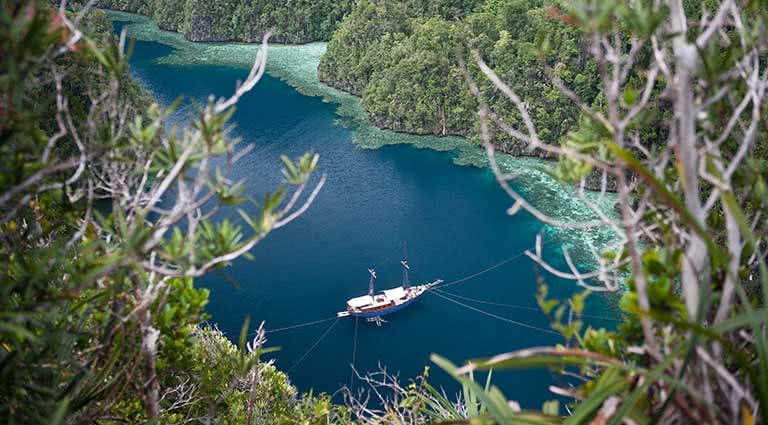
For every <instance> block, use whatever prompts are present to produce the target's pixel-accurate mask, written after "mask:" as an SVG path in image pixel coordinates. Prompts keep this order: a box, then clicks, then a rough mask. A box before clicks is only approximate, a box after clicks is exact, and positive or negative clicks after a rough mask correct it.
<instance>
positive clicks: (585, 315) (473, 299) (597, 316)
mask: <svg viewBox="0 0 768 425" xmlns="http://www.w3.org/2000/svg"><path fill="white" fill-rule="evenodd" d="M432 290H433V291H439V292H440V293H442V294H444V295H450V296H452V297H455V298H459V299H462V300H465V301H472V302H476V303H480V304H487V305H495V306H499V307H509V308H519V309H523V310H531V311H541V308H539V307H531V306H528V305H518V304H506V303H497V302H493V301H485V300H479V299H477V298H470V297H465V296H463V295H459V294H457V293H454V292H448V291H443V290H440V289H437V288H433V289H432ZM581 316H582V317H589V318H592V319H602V320H612V321H614V322H621V321H622V320H621V319H617V318H615V317H608V316H599V315H595V314H582V315H581Z"/></svg>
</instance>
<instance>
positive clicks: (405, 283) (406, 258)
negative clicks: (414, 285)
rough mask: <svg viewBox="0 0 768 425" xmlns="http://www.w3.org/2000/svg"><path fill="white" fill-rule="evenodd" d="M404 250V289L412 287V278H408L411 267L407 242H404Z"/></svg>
mask: <svg viewBox="0 0 768 425" xmlns="http://www.w3.org/2000/svg"><path fill="white" fill-rule="evenodd" d="M403 251H405V253H404V256H403V261H401V262H400V264H402V265H403V289H408V288H410V287H411V282H410V279H408V270H410V269H411V268H410V267H408V247H407V246H406V245H405V242H403Z"/></svg>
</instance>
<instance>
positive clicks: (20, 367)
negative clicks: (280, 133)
mask: <svg viewBox="0 0 768 425" xmlns="http://www.w3.org/2000/svg"><path fill="white" fill-rule="evenodd" d="M137 4H138V3H135V2H134V3H130V2H129V3H126V7H134V6H136V5H137ZM136 7H139V6H136ZM0 22H2V27H1V29H0V52H1V53H2V54H0V57H2V60H1V61H0V154H1V155H3V158H4V159H5V160H4V161H2V164H0V256H2V257H3V259H4V260H3V266H2V267H0V382H2V383H1V384H0V422H2V423H15V424H41V423H50V424H59V423H72V424H76V423H111V421H113V420H119V421H120V422H129V423H164V424H165V423H167V424H174V423H185V422H188V421H190V420H191V419H193V418H206V417H208V418H209V419H210V423H221V424H230V423H245V422H246V420H250V421H251V422H253V423H265V424H283V423H296V422H306V423H318V421H323V422H325V421H326V420H328V418H331V417H335V415H338V414H339V410H338V409H337V408H336V407H335V406H333V405H332V404H331V403H330V399H329V397H327V396H325V395H320V396H317V397H314V396H300V395H298V394H297V391H296V389H295V387H293V386H292V385H291V384H290V382H289V381H288V378H287V376H286V375H285V374H283V373H281V372H279V371H277V370H276V369H275V368H274V366H272V365H271V364H269V363H265V362H263V361H262V359H261V356H262V355H265V354H267V353H269V352H270V351H272V350H273V349H270V348H267V347H264V346H263V344H264V342H265V341H264V339H263V333H260V334H259V335H261V339H258V340H255V341H253V344H252V345H249V346H248V350H246V344H245V341H244V340H243V341H241V343H240V347H239V348H238V347H237V346H235V345H234V344H232V342H230V341H229V340H228V339H227V338H226V337H225V336H224V335H222V334H221V332H219V331H218V330H216V329H215V328H211V327H209V326H207V325H205V324H204V321H205V320H206V319H207V318H208V316H207V314H206V313H205V306H206V304H207V302H208V291H207V290H205V289H199V288H196V287H195V283H194V279H193V278H194V277H195V276H199V275H201V274H203V273H205V272H206V271H208V270H210V269H211V268H214V267H219V266H222V265H225V264H227V263H228V262H229V261H232V260H234V259H235V258H237V257H239V256H242V255H246V254H247V250H248V249H249V248H250V247H252V246H253V245H255V244H256V243H257V242H258V241H259V240H261V238H263V237H264V236H266V234H267V233H269V231H270V230H272V229H273V227H274V226H276V225H284V224H286V223H287V222H289V221H290V220H291V218H290V217H286V214H288V213H295V212H294V211H293V210H292V208H293V205H291V206H286V205H285V203H284V202H283V201H284V199H285V198H284V194H285V193H286V191H288V190H291V189H293V188H297V187H300V188H301V189H300V190H303V188H304V186H305V185H306V184H307V183H308V182H309V180H310V178H311V175H312V174H313V172H314V171H315V170H316V168H317V163H318V157H317V155H311V154H307V155H304V156H302V157H300V158H298V159H297V160H295V161H292V160H289V159H287V158H284V160H283V161H284V165H285V171H284V173H285V176H286V181H285V183H284V186H283V187H278V188H277V189H276V190H275V191H274V193H273V194H272V195H269V196H268V198H267V200H266V201H265V202H264V205H262V206H261V208H257V211H255V212H249V213H245V212H243V213H242V214H243V215H244V216H245V217H246V218H247V220H246V222H247V223H249V224H251V227H252V228H251V229H248V230H247V231H246V230H244V229H243V226H241V225H239V224H238V223H236V222H233V221H230V220H219V219H218V218H216V217H214V216H213V215H214V214H212V212H211V210H208V211H206V213H205V214H206V216H205V217H203V209H204V207H206V206H209V205H214V210H213V211H215V208H218V207H220V206H228V205H236V204H242V203H243V202H245V201H246V199H245V198H244V197H243V196H242V194H243V193H244V187H243V183H242V182H231V181H229V180H228V179H227V178H226V176H225V175H224V172H223V171H222V170H223V168H224V167H223V165H224V164H222V163H218V162H217V163H215V164H211V163H210V162H209V161H210V160H211V159H213V158H221V157H226V156H231V155H233V154H234V149H235V146H236V142H237V141H236V140H232V139H230V138H229V136H228V132H229V130H230V129H231V125H230V124H229V123H228V120H229V118H230V117H231V114H232V108H226V110H224V111H223V112H221V113H217V112H216V111H217V109H216V108H215V105H214V104H213V103H209V104H208V105H206V106H204V107H201V108H199V109H198V111H197V112H198V114H197V116H195V117H192V120H191V122H192V123H191V124H190V125H189V126H187V127H185V128H181V129H171V130H170V131H169V129H168V128H167V127H166V122H165V118H166V116H167V114H168V113H169V110H163V109H162V108H160V107H159V106H158V105H156V104H154V103H151V100H150V99H149V98H148V97H147V96H146V94H144V93H143V92H142V91H141V90H140V89H139V87H138V85H137V84H136V83H135V82H134V81H132V80H131V79H130V76H129V74H128V60H127V59H128V58H127V55H126V53H125V52H124V50H125V49H124V48H123V47H124V46H123V45H122V44H121V43H120V41H119V40H118V39H116V37H115V36H114V35H113V34H112V26H111V24H110V23H109V21H107V20H106V18H105V15H104V13H103V12H101V11H93V12H90V13H87V14H85V15H81V14H80V13H79V12H78V11H76V10H75V11H67V12H66V14H65V15H59V14H58V12H57V11H56V10H55V9H52V8H51V6H50V5H49V4H48V3H47V2H42V1H39V2H38V1H25V2H12V3H9V4H7V5H6V4H4V5H3V6H1V7H0ZM78 24H79V25H80V26H79V27H77V28H78V29H80V30H82V31H83V36H82V37H80V38H79V39H78V38H74V37H73V36H74V34H76V32H74V31H73V30H72V28H75V26H76V25H78ZM128 52H130V47H129V48H128ZM171 109H172V108H171ZM177 130H178V131H177ZM118 187H119V189H118ZM187 188H195V189H194V191H189V192H184V190H185V189H187ZM317 189H319V187H318V188H317ZM171 190H173V191H174V193H173V196H169V195H168V194H169V193H170V192H171ZM294 193H295V192H294ZM299 194H300V193H299ZM185 196H188V197H189V199H193V204H192V208H191V209H189V210H188V211H187V212H184V213H181V214H180V213H179V211H183V210H184V208H185V207H183V205H184V202H186V200H187V198H185ZM168 203H173V204H174V205H175V207H174V206H171V207H168V206H167V205H168ZM306 206H308V204H306V205H305V207H306ZM166 208H168V210H166ZM182 220H186V221H185V222H184V223H182ZM247 331H248V328H247V326H245V327H244V332H247ZM115 418H117V419H115ZM201 420H202V419H201Z"/></svg>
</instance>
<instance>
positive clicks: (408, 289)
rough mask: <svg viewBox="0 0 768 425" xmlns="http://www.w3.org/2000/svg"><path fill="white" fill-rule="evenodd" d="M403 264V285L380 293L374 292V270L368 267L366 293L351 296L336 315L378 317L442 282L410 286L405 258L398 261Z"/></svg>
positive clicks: (407, 304) (404, 306) (413, 299)
mask: <svg viewBox="0 0 768 425" xmlns="http://www.w3.org/2000/svg"><path fill="white" fill-rule="evenodd" d="M400 264H402V265H403V285H402V286H398V287H396V288H391V289H385V290H383V291H382V292H380V293H378V294H377V293H376V292H375V289H374V287H375V284H376V272H375V271H374V270H373V269H368V272H369V273H370V274H371V280H370V282H369V284H368V295H363V296H361V297H356V298H352V299H350V300H349V301H347V309H346V310H345V311H340V312H338V313H336V316H338V317H347V316H355V317H365V318H368V319H373V318H378V317H381V316H384V315H387V314H392V313H394V312H396V311H400V310H402V309H404V308H406V307H408V306H409V305H411V304H413V302H414V301H416V300H417V299H418V298H419V297H420V296H422V295H423V294H424V293H425V292H427V291H428V290H429V289H430V288H432V287H433V286H435V285H438V284H440V283H442V280H440V279H438V280H436V281H434V282H431V283H426V284H423V285H416V286H411V285H410V283H409V281H408V270H409V269H410V268H409V267H408V262H407V260H403V261H401V262H400Z"/></svg>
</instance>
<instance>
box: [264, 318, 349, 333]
mask: <svg viewBox="0 0 768 425" xmlns="http://www.w3.org/2000/svg"><path fill="white" fill-rule="evenodd" d="M337 318H338V317H336V316H333V317H329V318H327V319H320V320H314V321H312V322H306V323H299V324H298V325H291V326H286V327H284V328H277V329H270V330H268V331H266V332H264V333H273V332H280V331H287V330H288V329H296V328H303V327H304V326H310V325H316V324H318V323H323V322H327V321H330V320H333V319H337Z"/></svg>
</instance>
